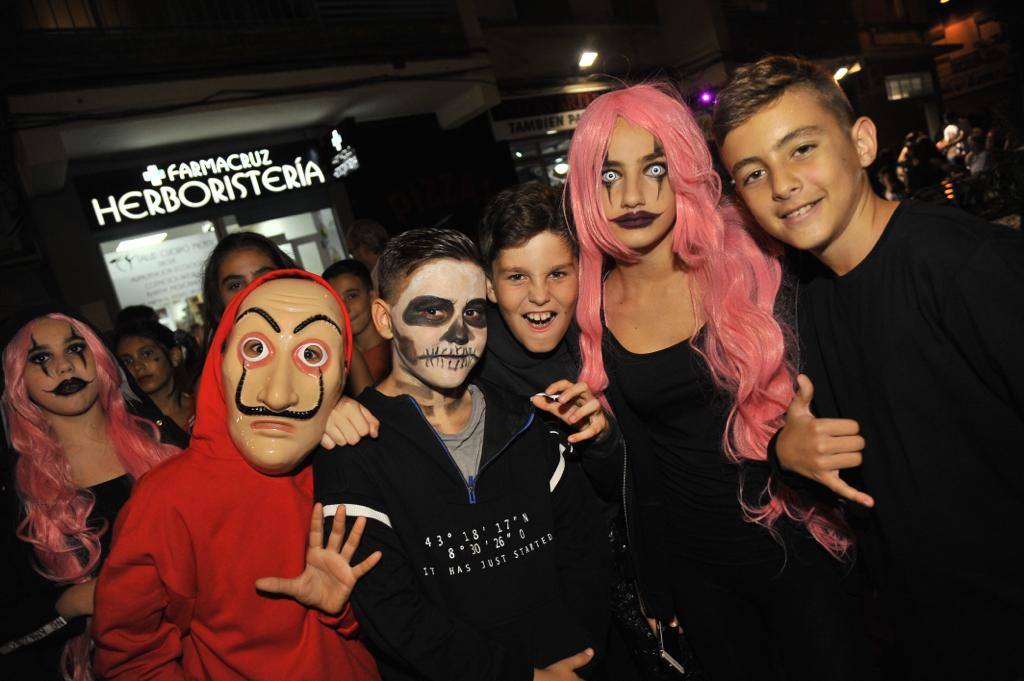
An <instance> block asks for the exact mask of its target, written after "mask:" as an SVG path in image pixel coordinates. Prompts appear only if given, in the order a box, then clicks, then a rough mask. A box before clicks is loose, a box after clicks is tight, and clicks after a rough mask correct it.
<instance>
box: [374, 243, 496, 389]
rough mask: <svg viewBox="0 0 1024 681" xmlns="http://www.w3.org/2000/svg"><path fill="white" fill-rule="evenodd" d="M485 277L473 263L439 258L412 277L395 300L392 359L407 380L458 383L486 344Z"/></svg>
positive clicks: (438, 385)
mask: <svg viewBox="0 0 1024 681" xmlns="http://www.w3.org/2000/svg"><path fill="white" fill-rule="evenodd" d="M486 295H487V292H486V279H485V277H484V272H483V270H482V269H481V268H480V267H479V266H478V265H476V264H474V263H469V262H463V261H459V260H450V259H444V260H436V261H433V262H429V263H427V264H426V265H424V266H422V267H420V268H419V269H417V270H416V271H415V272H413V273H412V275H411V276H410V277H409V278H408V280H407V282H406V285H405V288H404V290H403V291H402V292H401V294H400V295H399V297H398V299H397V300H396V301H395V304H394V305H392V306H390V309H389V314H388V319H389V320H390V329H380V328H378V330H379V331H381V333H382V334H383V335H384V336H385V337H388V336H393V338H394V340H395V342H394V344H393V346H392V347H393V349H392V352H393V353H394V355H393V358H394V361H393V364H394V366H395V368H396V369H397V370H398V371H400V372H401V373H402V374H404V376H402V380H403V381H406V382H413V383H419V384H422V385H423V386H425V387H427V388H429V389H431V390H447V389H451V388H457V387H459V386H461V385H462V384H463V383H465V382H466V378H467V377H468V376H469V372H470V371H471V370H472V369H473V367H474V366H475V365H476V363H477V362H478V361H479V360H480V356H481V355H482V354H483V351H484V347H485V345H486V344H487V316H486V315H487V303H486V300H485V296H486Z"/></svg>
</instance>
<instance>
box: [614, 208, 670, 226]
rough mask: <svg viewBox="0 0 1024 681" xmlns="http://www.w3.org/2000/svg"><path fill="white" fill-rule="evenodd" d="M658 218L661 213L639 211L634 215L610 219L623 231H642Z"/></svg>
mask: <svg viewBox="0 0 1024 681" xmlns="http://www.w3.org/2000/svg"><path fill="white" fill-rule="evenodd" d="M659 217H661V213H648V212H647V211H645V210H639V211H637V212H635V213H626V214H625V215H620V216H619V217H617V218H612V222H614V223H615V224H617V225H618V226H619V227H622V228H623V229H643V228H644V227H647V226H648V225H649V224H651V223H652V222H654V221H655V220H657V219H658V218H659Z"/></svg>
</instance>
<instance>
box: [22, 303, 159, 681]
mask: <svg viewBox="0 0 1024 681" xmlns="http://www.w3.org/2000/svg"><path fill="white" fill-rule="evenodd" d="M46 317H48V318H50V319H57V320H61V321H64V322H67V323H68V324H70V325H71V328H73V329H74V330H75V332H76V333H77V334H78V335H79V336H81V337H82V338H83V339H84V340H85V344H86V345H87V346H88V347H89V349H90V350H91V351H92V355H93V358H94V360H95V362H96V381H97V384H98V388H99V403H100V406H102V408H103V410H104V412H105V413H106V422H107V436H108V437H109V438H110V441H111V442H112V443H113V445H114V448H115V450H116V451H117V456H118V459H119V460H120V461H121V465H122V466H124V469H125V470H126V471H127V472H128V474H129V475H131V476H132V477H133V478H138V477H139V476H140V475H142V474H143V473H145V472H146V471H148V470H149V469H150V468H152V467H153V466H154V465H155V464H157V463H158V462H160V461H161V460H163V459H165V458H167V457H168V456H170V455H172V454H174V453H176V452H177V451H178V450H177V449H176V448H174V447H171V446H168V445H162V444H160V439H159V433H158V431H157V429H156V426H154V425H153V424H152V423H150V422H149V421H147V420H145V419H142V418H139V417H136V416H132V415H131V414H129V413H128V410H127V409H126V408H125V405H124V398H123V397H122V395H121V391H120V386H121V375H120V373H119V370H118V367H117V364H116V363H115V360H114V358H113V356H112V355H111V354H110V352H109V351H108V350H107V349H106V347H104V345H103V342H102V341H101V340H100V339H99V338H98V337H97V336H96V334H95V333H93V331H92V330H91V329H90V328H89V327H88V326H86V325H85V324H82V323H80V322H78V321H77V320H75V319H72V318H70V317H68V316H66V315H62V314H48V315H46ZM38 321H39V318H37V319H35V320H33V321H31V322H29V323H28V324H26V325H25V326H24V327H22V328H21V330H20V331H18V333H17V335H16V336H15V337H14V338H13V339H12V340H11V342H10V343H9V344H8V345H7V349H6V350H5V351H4V355H3V363H4V364H3V367H4V376H5V377H6V383H7V384H6V386H4V393H3V409H4V411H5V414H6V416H7V424H8V428H9V436H10V439H11V443H12V445H13V446H14V449H15V451H16V452H18V460H17V463H16V465H15V480H16V484H17V489H18V495H19V497H20V498H21V500H22V503H23V504H24V505H25V520H23V521H22V523H21V524H20V525H19V526H18V536H19V537H20V538H21V539H23V540H24V541H26V542H28V543H30V544H32V546H33V549H34V551H35V555H36V558H37V559H38V563H39V564H38V566H37V568H36V569H37V570H38V571H39V573H40V574H42V575H43V576H44V577H46V578H47V579H50V580H52V581H55V582H59V583H61V584H78V583H82V582H85V581H86V580H88V579H89V577H90V575H91V574H92V572H93V571H94V570H95V568H96V565H97V563H98V562H99V559H100V535H101V534H103V532H105V531H107V528H105V527H104V528H90V527H89V526H88V524H87V522H88V518H89V513H90V511H92V507H93V504H94V503H95V499H94V498H93V495H92V493H91V492H89V491H88V490H81V489H78V488H77V487H76V486H75V482H74V479H73V478H72V476H71V464H70V463H69V462H68V459H67V457H66V456H64V451H63V449H62V448H61V445H60V443H59V442H58V441H57V439H56V437H55V435H54V433H53V431H52V430H51V428H50V425H49V422H48V420H47V417H46V412H44V411H43V410H42V409H41V408H40V407H39V406H38V405H36V404H35V403H34V402H32V400H31V399H30V398H29V396H28V389H27V387H26V385H25V369H26V366H27V364H28V353H29V348H30V345H31V337H30V336H31V332H32V328H33V327H34V326H35V325H36V323H37V322H38ZM88 642H89V641H88V633H85V634H83V635H82V636H80V637H78V638H76V639H72V640H71V641H69V642H68V644H67V647H66V648H65V651H64V656H65V663H67V661H68V660H69V659H70V662H71V666H72V668H73V669H74V676H73V677H72V678H74V679H75V681H79V680H81V679H88V678H91V676H92V675H91V673H90V672H89V657H88V650H89V648H88ZM62 667H63V668H64V669H67V664H64V665H62Z"/></svg>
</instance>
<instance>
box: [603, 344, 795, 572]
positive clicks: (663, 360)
mask: <svg viewBox="0 0 1024 681" xmlns="http://www.w3.org/2000/svg"><path fill="white" fill-rule="evenodd" d="M605 333H606V334H607V335H608V338H609V341H610V342H609V343H608V344H607V345H606V347H609V349H610V351H611V357H609V359H610V360H611V361H612V362H614V370H613V371H612V372H611V374H610V375H611V376H613V378H614V380H615V381H616V382H617V387H618V389H619V392H620V394H621V395H622V397H623V399H624V400H625V401H626V406H627V407H628V408H629V409H630V410H631V411H632V412H633V413H634V414H636V416H637V417H638V418H639V420H640V422H642V423H643V425H644V426H645V427H646V428H647V430H648V436H649V442H650V447H651V449H652V451H651V452H637V451H636V450H635V449H634V450H633V456H652V457H653V459H654V462H655V463H656V465H657V468H658V471H659V473H660V474H661V484H662V493H663V496H664V507H665V511H666V513H667V515H668V518H667V523H666V527H668V528H671V530H670V531H669V532H667V533H666V534H665V536H664V541H665V542H666V547H665V548H666V550H667V551H669V552H670V553H672V554H677V555H682V556H686V557H687V558H690V559H693V560H699V561H702V562H707V563H713V564H720V565H723V564H724V565H739V564H751V563H761V562H765V561H771V560H779V561H780V567H781V560H782V556H783V551H782V547H781V546H780V545H779V544H778V543H776V542H775V540H774V539H773V538H772V537H771V535H770V534H769V532H768V531H767V530H766V529H765V528H763V527H761V526H759V525H755V524H753V523H749V522H747V521H746V520H745V519H744V517H743V512H742V510H741V508H740V504H739V490H740V474H741V467H740V466H739V465H737V464H735V463H732V462H731V461H729V460H728V459H727V458H726V455H725V454H724V453H723V451H722V434H723V433H724V432H725V426H726V418H727V416H728V411H729V406H730V399H729V396H728V395H727V394H725V393H723V392H722V391H720V390H718V388H717V387H716V386H715V385H714V382H713V380H712V378H711V374H710V371H709V369H708V366H707V363H706V362H705V361H704V359H703V358H702V357H701V356H700V355H699V354H697V352H696V351H695V350H694V349H693V347H691V345H690V341H689V340H684V341H681V342H679V343H676V344H675V345H672V346H670V347H668V348H664V349H662V350H658V351H656V352H651V353H645V354H636V353H632V352H630V351H628V350H627V349H626V348H624V347H623V346H622V345H621V344H620V343H619V342H618V341H617V340H616V339H615V337H614V336H613V335H612V333H611V331H609V330H608V329H607V328H606V329H605ZM624 430H625V428H624ZM624 435H625V437H626V441H627V442H630V440H631V438H630V432H629V431H628V430H626V431H625V433H624ZM743 469H744V473H745V475H744V494H745V498H746V499H747V500H748V501H755V500H756V499H757V497H758V495H759V494H760V492H761V491H762V490H763V489H764V486H765V483H766V482H767V476H768V466H767V464H765V463H760V462H750V463H744V464H743ZM643 493H644V491H643V490H638V494H643Z"/></svg>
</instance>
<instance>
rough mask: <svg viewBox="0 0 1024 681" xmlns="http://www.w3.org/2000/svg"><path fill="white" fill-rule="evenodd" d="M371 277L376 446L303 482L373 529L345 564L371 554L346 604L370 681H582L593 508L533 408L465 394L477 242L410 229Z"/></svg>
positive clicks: (595, 555) (506, 398)
mask: <svg viewBox="0 0 1024 681" xmlns="http://www.w3.org/2000/svg"><path fill="white" fill-rule="evenodd" d="M377 268H378V270H377V271H378V278H379V292H380V298H378V299H377V300H375V301H374V303H373V320H374V323H375V324H376V326H377V329H378V331H379V332H380V333H381V335H383V336H384V337H385V338H392V339H393V341H394V342H393V344H392V371H391V373H390V374H389V375H388V376H387V377H386V378H385V379H384V380H383V381H382V382H381V383H380V384H379V385H378V386H377V387H376V388H375V389H370V390H367V391H365V392H364V393H363V394H362V395H361V396H360V397H359V400H360V402H361V403H362V404H363V405H364V406H365V407H366V408H368V409H369V410H370V411H371V412H373V414H374V415H375V416H376V417H377V418H378V419H379V420H380V432H379V435H378V437H377V438H376V439H373V440H369V439H364V440H362V441H360V442H359V443H358V444H356V445H354V446H351V447H350V448H349V449H348V450H347V451H346V452H345V453H344V455H343V456H337V455H332V454H330V453H318V454H317V455H316V456H315V457H314V469H315V471H316V475H315V485H316V497H317V499H318V501H321V502H322V503H324V504H325V513H326V514H327V515H328V516H330V514H331V513H332V511H333V509H334V507H335V506H336V505H338V504H344V505H345V508H346V509H347V512H348V516H349V519H350V521H351V519H353V518H357V517H364V518H367V519H369V522H368V523H367V525H366V534H365V536H364V538H363V542H362V546H361V548H360V549H359V550H358V551H357V553H356V556H355V558H356V559H359V558H362V557H363V556H364V555H367V554H368V553H369V552H371V551H373V550H375V549H380V550H381V551H382V553H383V558H382V560H381V562H380V564H379V565H377V567H376V568H375V569H374V571H373V572H371V573H369V574H368V575H367V576H366V577H365V578H364V579H363V580H361V583H360V585H359V588H358V589H357V590H356V591H355V592H354V593H353V600H352V602H353V606H354V608H355V610H356V613H357V615H358V616H359V621H360V623H361V625H362V627H363V628H364V630H365V631H366V632H367V637H368V639H369V643H370V647H371V650H372V651H373V652H374V654H375V656H376V658H377V662H378V665H379V667H380V670H381V675H382V677H383V678H384V679H387V680H391V679H402V680H411V679H416V680H421V679H438V680H440V679H444V680H445V681H448V680H453V681H457V680H460V679H464V680H466V681H470V680H472V681H484V680H490V679H495V680H496V679H510V680H511V679H522V680H523V681H526V680H529V679H538V680H539V679H566V680H569V679H577V678H579V677H578V676H577V674H576V672H577V671H578V672H579V673H580V674H582V675H584V676H585V677H588V678H589V676H588V674H589V672H590V671H592V668H593V667H594V665H593V656H594V650H593V649H592V647H593V646H594V645H595V644H597V643H599V642H601V641H603V640H604V636H603V634H604V632H598V631H590V630H588V627H592V626H593V624H594V623H595V622H604V621H606V619H607V618H606V617H604V616H603V611H604V610H605V609H606V603H607V598H608V589H609V587H610V584H609V558H608V556H607V555H606V548H605V547H606V542H605V541H604V540H603V538H602V534H603V532H602V528H601V520H600V510H599V507H598V505H597V501H596V499H595V498H594V496H593V494H592V492H591V491H590V490H589V488H588V486H587V483H586V481H585V479H584V478H583V475H582V472H581V471H580V469H579V467H578V465H576V464H571V463H567V462H566V460H565V458H564V455H563V452H564V451H565V449H566V448H567V443H566V442H565V441H564V440H562V441H559V440H557V439H555V438H553V437H552V434H551V433H549V431H548V429H547V428H546V427H544V426H543V425H542V422H541V419H540V418H539V417H538V416H537V414H536V412H535V411H534V409H533V408H532V406H531V405H530V403H529V401H528V400H526V399H523V398H519V397H516V396H514V395H511V394H509V393H506V392H505V391H503V390H500V389H498V388H497V387H495V386H493V385H491V384H489V383H486V382H484V381H481V380H474V381H472V382H470V380H469V375H470V372H471V370H472V369H473V367H474V366H475V365H476V363H477V362H478V360H479V358H480V355H481V354H482V353H483V351H484V347H485V345H486V340H487V325H486V306H487V304H486V300H485V296H486V281H485V275H484V272H483V269H482V267H481V266H480V262H479V255H478V254H477V251H476V248H475V246H474V245H473V243H472V242H471V241H470V240H469V239H468V238H467V237H465V236H464V235H462V234H460V233H458V232H454V231H452V230H440V229H423V230H413V231H410V232H406V233H404V234H402V235H399V236H398V237H396V238H394V239H393V240H392V241H391V242H390V243H389V244H388V247H387V249H386V250H385V251H384V254H383V255H382V256H381V259H380V260H379V262H378V265H377ZM588 646H590V647H588ZM598 652H599V653H600V651H598Z"/></svg>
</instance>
